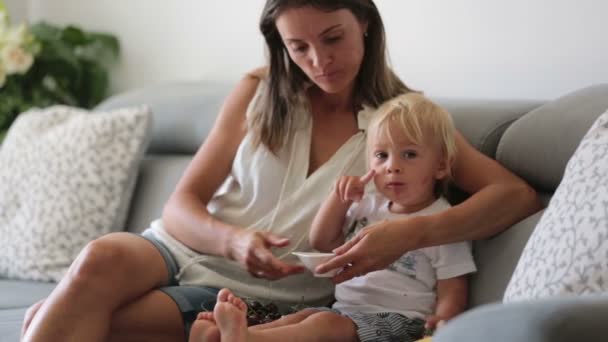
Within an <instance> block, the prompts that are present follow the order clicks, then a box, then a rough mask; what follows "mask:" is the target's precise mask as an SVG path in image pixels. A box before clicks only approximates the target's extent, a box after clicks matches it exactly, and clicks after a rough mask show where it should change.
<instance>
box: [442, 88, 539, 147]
mask: <svg viewBox="0 0 608 342" xmlns="http://www.w3.org/2000/svg"><path fill="white" fill-rule="evenodd" d="M437 103H439V104H440V105H441V106H443V107H444V108H445V109H447V110H448V111H449V112H450V113H451V114H452V118H453V119H454V125H456V128H457V129H458V131H460V133H462V134H463V135H464V136H465V137H466V139H467V140H468V141H469V142H470V143H471V144H472V145H473V146H475V148H477V149H478V150H479V151H481V152H482V153H484V154H485V155H487V156H489V157H491V158H494V156H495V154H496V147H497V146H498V142H499V140H500V138H501V137H502V134H503V133H504V131H505V130H506V129H507V128H508V127H509V125H510V124H511V123H513V122H514V121H515V120H517V119H519V118H520V117H521V116H523V115H524V114H526V113H528V112H529V111H531V110H533V109H534V108H537V107H539V106H540V105H541V104H542V103H541V102H538V101H524V100H518V101H507V100H483V101H480V100H466V99H437Z"/></svg>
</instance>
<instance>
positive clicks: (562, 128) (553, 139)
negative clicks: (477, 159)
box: [496, 84, 608, 192]
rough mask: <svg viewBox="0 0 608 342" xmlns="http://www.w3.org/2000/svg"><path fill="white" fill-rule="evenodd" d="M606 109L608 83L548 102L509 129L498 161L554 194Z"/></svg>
mask: <svg viewBox="0 0 608 342" xmlns="http://www.w3.org/2000/svg"><path fill="white" fill-rule="evenodd" d="M606 108H608V84H600V85H595V86H592V87H588V88H584V89H581V90H578V91H576V92H573V93H571V94H568V95H565V96H563V97H560V98H559V99H556V100H554V101H551V102H548V103H546V104H544V105H543V106H541V107H539V108H537V109H535V110H533V111H532V112H530V113H528V114H526V115H525V116H523V117H522V118H521V119H519V120H517V121H515V122H514V123H513V124H512V125H511V126H509V128H508V129H507V130H506V131H505V133H504V135H503V137H502V139H501V140H500V143H499V144H498V149H497V152H496V159H497V160H498V161H500V162H501V163H502V164H503V165H505V166H506V167H507V168H508V169H510V170H511V171H513V172H515V173H516V174H518V175H519V176H521V177H522V178H524V179H525V180H527V181H528V182H529V183H530V184H531V185H533V186H534V187H535V188H537V189H538V190H541V191H547V192H552V191H554V190H555V188H556V187H557V185H558V184H559V182H560V180H561V179H562V175H563V173H564V169H565V167H566V163H567V162H568V159H570V157H571V156H572V153H574V150H575V149H576V146H578V143H579V142H580V140H581V137H582V136H583V134H585V132H586V131H587V130H588V129H589V127H590V126H591V124H592V123H593V121H594V120H595V119H596V118H597V117H598V115H599V114H601V113H602V112H603V111H604V110H605V109H606Z"/></svg>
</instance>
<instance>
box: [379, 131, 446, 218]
mask: <svg viewBox="0 0 608 342" xmlns="http://www.w3.org/2000/svg"><path fill="white" fill-rule="evenodd" d="M391 133H392V134H391V135H392V136H393V138H394V139H393V140H392V141H391V139H390V138H389V137H388V136H387V135H386V134H382V133H379V134H377V135H376V136H375V137H373V138H372V140H371V141H370V143H371V145H370V152H369V153H370V155H369V162H370V169H374V170H375V171H376V174H375V176H374V184H375V185H376V188H377V189H378V191H380V192H381V193H382V194H383V195H384V196H386V197H387V198H388V199H390V200H391V201H392V202H393V203H392V205H391V211H392V212H400V213H411V212H415V211H418V210H421V209H424V208H425V207H427V206H428V205H430V204H431V203H433V202H434V201H435V195H434V187H435V182H436V181H437V180H439V179H442V178H444V177H445V176H446V175H447V169H446V165H445V164H446V163H445V162H443V159H442V155H441V152H440V151H439V148H437V147H436V146H434V145H433V144H428V143H425V144H415V143H414V142H412V141H409V140H408V139H407V138H405V136H404V135H403V134H401V133H400V132H391Z"/></svg>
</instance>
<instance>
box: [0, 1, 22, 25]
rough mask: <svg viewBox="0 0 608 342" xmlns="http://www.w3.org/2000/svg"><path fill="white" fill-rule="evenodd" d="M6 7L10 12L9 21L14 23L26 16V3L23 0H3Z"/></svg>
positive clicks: (20, 21) (19, 21)
mask: <svg viewBox="0 0 608 342" xmlns="http://www.w3.org/2000/svg"><path fill="white" fill-rule="evenodd" d="M4 4H5V5H6V8H8V12H9V13H10V17H11V22H12V23H14V24H17V23H22V22H24V21H26V20H27V17H28V3H27V1H25V0H4Z"/></svg>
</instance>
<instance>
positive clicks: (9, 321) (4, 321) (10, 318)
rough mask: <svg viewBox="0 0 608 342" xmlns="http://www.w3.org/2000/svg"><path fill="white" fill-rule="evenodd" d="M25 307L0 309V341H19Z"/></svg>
mask: <svg viewBox="0 0 608 342" xmlns="http://www.w3.org/2000/svg"><path fill="white" fill-rule="evenodd" d="M25 310H26V308H20V309H10V310H0V342H19V335H20V333H21V322H23V316H24V315H25Z"/></svg>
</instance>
